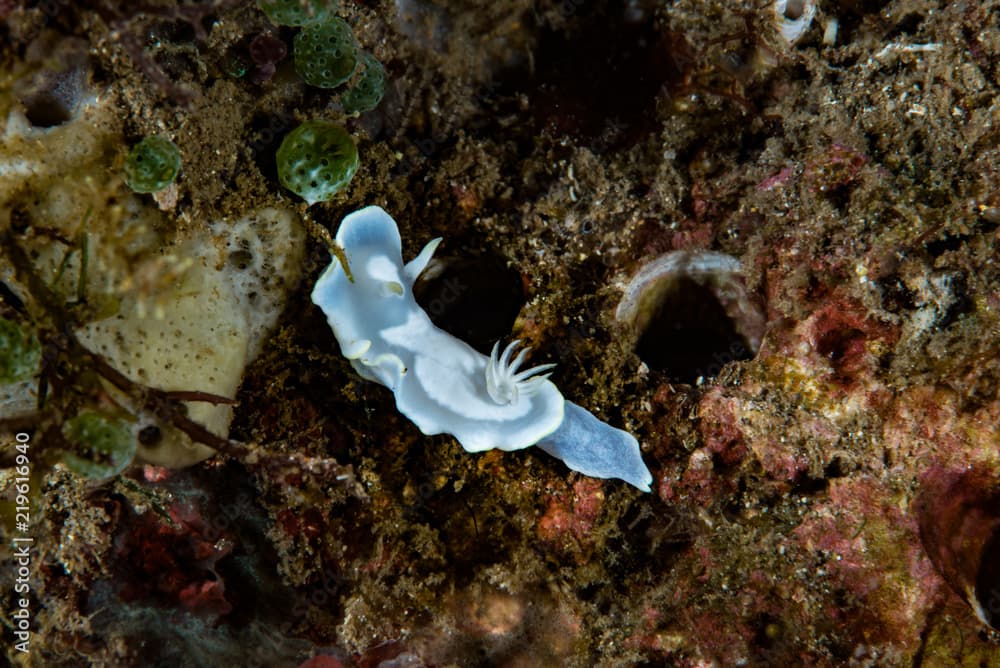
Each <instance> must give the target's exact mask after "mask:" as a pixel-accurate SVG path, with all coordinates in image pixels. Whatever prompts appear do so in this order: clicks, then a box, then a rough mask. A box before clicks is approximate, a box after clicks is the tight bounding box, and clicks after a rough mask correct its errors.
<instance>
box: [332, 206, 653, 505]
mask: <svg viewBox="0 0 1000 668" xmlns="http://www.w3.org/2000/svg"><path fill="white" fill-rule="evenodd" d="M440 242H441V239H434V240H432V241H431V242H430V243H428V244H427V245H426V246H425V247H424V249H423V250H422V251H421V252H420V254H419V255H417V257H416V258H414V259H413V260H411V261H410V262H408V263H406V264H403V252H402V242H401V240H400V237H399V228H398V227H397V226H396V221H394V220H393V219H392V217H390V216H389V214H387V213H386V212H385V211H383V210H382V209H381V208H379V207H377V206H369V207H366V208H364V209H361V210H360V211H355V212H354V213H352V214H350V215H348V216H347V217H345V218H344V220H343V222H342V223H341V224H340V229H339V230H338V231H337V243H338V244H339V245H340V246H341V247H342V248H343V250H344V253H345V255H346V257H347V262H348V264H349V265H350V269H351V272H352V274H353V278H354V280H353V282H352V281H351V280H349V279H348V277H347V274H346V273H345V272H344V269H343V267H341V265H340V261H339V260H337V259H336V257H334V258H333V259H332V261H331V262H330V266H329V267H327V268H326V270H325V271H324V272H323V275H322V276H320V278H319V280H318V281H317V282H316V287H315V288H313V292H312V300H313V302H314V303H315V304H316V305H317V306H319V307H320V308H321V309H323V312H324V313H325V314H326V317H327V320H328V321H329V323H330V327H331V328H333V333H334V336H335V337H336V338H337V342H338V343H339V344H340V351H341V353H342V354H343V355H344V357H346V358H347V359H349V360H350V361H351V364H352V365H353V366H354V369H355V371H357V372H358V373H359V374H360V375H361V376H362V377H364V378H366V379H368V380H372V381H375V382H376V383H380V384H382V385H385V386H386V387H388V388H389V389H390V390H392V392H393V394H395V396H396V407H397V408H398V409H399V412H400V413H402V414H403V415H405V416H406V417H407V418H409V419H410V420H411V421H412V422H413V423H414V424H416V425H417V427H418V428H419V429H420V431H422V432H423V433H424V434H427V435H433V434H442V433H447V434H451V435H452V436H454V437H455V438H456V439H458V442H459V443H461V445H462V447H463V448H465V449H466V450H467V451H468V452H482V451H483V450H491V449H493V448H499V449H500V450H519V449H521V448H527V447H529V446H532V445H537V446H538V447H540V448H541V449H542V450H544V451H545V452H547V453H549V454H550V455H552V456H554V457H557V458H559V459H561V460H563V462H565V463H566V465H567V466H568V467H569V468H571V469H573V470H574V471H579V472H580V473H583V474H584V475H588V476H592V477H595V478H620V479H621V480H624V481H625V482H628V483H630V484H632V485H634V486H636V487H638V488H639V489H641V490H643V491H644V492H648V491H649V485H650V483H651V482H652V481H653V476H652V475H651V474H650V472H649V469H647V468H646V465H645V464H644V463H643V461H642V455H641V454H640V453H639V443H638V441H636V439H635V437H634V436H632V435H631V434H629V433H627V432H624V431H622V430H620V429H615V428H614V427H611V426H610V425H607V424H605V423H604V422H601V421H600V420H599V419H597V418H596V417H594V415H593V414H591V413H590V412H589V411H587V410H586V409H584V408H582V407H580V406H577V405H576V404H574V403H573V402H571V401H566V400H565V399H564V398H563V396H562V394H561V393H560V392H559V389H558V388H557V387H556V386H555V385H554V384H553V383H552V382H551V381H550V380H548V374H546V373H545V372H547V371H549V370H550V369H551V368H552V366H553V365H551V364H545V365H542V366H538V367H533V368H530V369H527V370H524V371H520V370H519V369H520V366H521V364H522V363H523V362H524V359H525V357H526V356H527V353H528V349H527V348H525V349H522V350H521V351H520V352H519V353H517V355H516V357H515V356H514V353H515V351H516V348H517V345H518V343H519V341H514V342H513V343H511V344H510V345H508V346H507V347H506V348H505V349H504V351H503V352H502V353H501V352H500V346H499V343H498V344H497V345H496V346H494V348H493V354H492V355H490V356H489V357H487V356H486V355H483V354H482V353H480V352H478V351H477V350H475V349H474V348H473V347H472V346H470V345H468V344H467V343H465V342H464V341H462V340H460V339H457V338H455V337H454V336H452V335H451V334H448V333H447V332H445V331H444V330H442V329H439V328H438V327H437V326H435V325H434V323H432V322H431V319H430V317H429V316H428V315H427V313H426V312H425V311H424V310H423V309H422V308H421V307H420V305H419V304H417V302H416V299H414V297H413V283H414V281H416V279H417V276H419V275H420V272H421V271H423V269H424V267H426V266H427V263H428V262H430V259H431V256H433V254H434V250H435V249H436V248H437V246H438V244H439V243H440ZM512 358H513V359H512Z"/></svg>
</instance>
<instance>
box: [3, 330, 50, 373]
mask: <svg viewBox="0 0 1000 668" xmlns="http://www.w3.org/2000/svg"><path fill="white" fill-rule="evenodd" d="M41 361H42V346H41V344H40V343H39V342H38V339H36V338H35V336H34V335H33V334H30V333H28V332H26V331H25V330H24V328H22V327H21V326H20V325H19V324H17V323H16V322H13V321H11V320H7V319H6V318H0V384H7V383H18V382H20V381H22V380H27V379H29V378H31V377H32V376H34V375H35V372H36V371H38V364H39V362H41Z"/></svg>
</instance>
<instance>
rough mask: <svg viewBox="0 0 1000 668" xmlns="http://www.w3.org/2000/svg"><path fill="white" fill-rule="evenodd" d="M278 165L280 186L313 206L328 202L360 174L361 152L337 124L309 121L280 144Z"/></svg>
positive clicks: (289, 134) (345, 131) (290, 133)
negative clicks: (359, 161) (317, 203)
mask: <svg viewBox="0 0 1000 668" xmlns="http://www.w3.org/2000/svg"><path fill="white" fill-rule="evenodd" d="M277 163H278V179H279V180H280V181H281V185H283V186H285V187H286V188H288V189H289V190H291V191H292V192H293V193H295V194H296V195H298V196H299V197H301V198H302V199H304V200H305V201H306V202H308V203H309V205H310V206H311V205H313V204H315V203H316V202H326V201H327V200H329V199H331V198H332V197H333V196H334V195H336V194H337V193H338V192H340V190H342V189H343V188H344V186H346V185H347V184H348V183H350V181H351V179H352V178H353V177H354V174H355V172H357V171H358V149H357V147H356V146H355V145H354V140H353V139H352V138H351V135H350V134H349V133H348V132H347V130H345V129H344V128H342V127H340V126H339V125H337V124H336V123H333V122H331V121H324V120H313V121H306V122H305V123H303V124H302V125H300V126H299V127H297V128H295V129H294V130H292V131H291V132H289V133H288V135H287V136H286V137H285V139H284V140H283V141H282V142H281V146H280V147H279V148H278V153H277Z"/></svg>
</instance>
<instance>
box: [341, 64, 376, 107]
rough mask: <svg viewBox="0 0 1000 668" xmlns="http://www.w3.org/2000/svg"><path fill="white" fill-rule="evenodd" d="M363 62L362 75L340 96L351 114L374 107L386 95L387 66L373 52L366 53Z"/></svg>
mask: <svg viewBox="0 0 1000 668" xmlns="http://www.w3.org/2000/svg"><path fill="white" fill-rule="evenodd" d="M361 64H362V65H363V66H364V71H362V72H361V77H360V78H359V79H358V81H357V83H355V84H354V85H353V86H351V87H350V88H348V89H347V90H346V91H344V93H343V94H342V95H341V96H340V103H341V104H343V105H344V111H346V112H347V113H349V114H353V113H360V112H362V111H369V110H371V109H374V108H375V107H377V106H378V103H379V102H381V101H382V96H383V95H385V68H384V67H383V66H382V63H380V62H379V61H378V58H376V57H375V56H373V55H372V54H370V53H364V54H362V56H361Z"/></svg>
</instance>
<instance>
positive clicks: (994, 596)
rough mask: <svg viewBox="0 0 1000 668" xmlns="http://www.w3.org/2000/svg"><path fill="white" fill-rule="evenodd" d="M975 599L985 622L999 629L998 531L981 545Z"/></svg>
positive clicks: (999, 536)
mask: <svg viewBox="0 0 1000 668" xmlns="http://www.w3.org/2000/svg"><path fill="white" fill-rule="evenodd" d="M976 600H977V601H979V607H980V608H982V611H983V616H984V617H985V618H986V622H987V623H988V624H989V625H990V626H992V627H993V628H994V629H998V630H1000V531H994V532H993V535H992V536H990V539H989V540H988V541H986V545H985V546H984V547H983V554H982V557H980V560H979V572H978V573H977V574H976Z"/></svg>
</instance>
